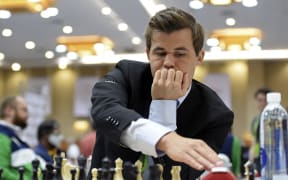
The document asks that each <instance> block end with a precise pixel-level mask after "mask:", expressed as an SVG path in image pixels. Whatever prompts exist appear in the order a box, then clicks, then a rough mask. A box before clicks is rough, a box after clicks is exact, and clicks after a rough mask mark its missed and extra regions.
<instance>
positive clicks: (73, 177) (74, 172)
mask: <svg viewBox="0 0 288 180" xmlns="http://www.w3.org/2000/svg"><path fill="white" fill-rule="evenodd" d="M70 173H71V180H75V176H76V169H75V168H73V169H71V170H70Z"/></svg>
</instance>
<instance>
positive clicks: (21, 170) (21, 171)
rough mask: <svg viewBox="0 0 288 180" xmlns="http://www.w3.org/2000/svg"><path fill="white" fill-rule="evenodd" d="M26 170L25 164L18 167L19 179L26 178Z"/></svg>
mask: <svg viewBox="0 0 288 180" xmlns="http://www.w3.org/2000/svg"><path fill="white" fill-rule="evenodd" d="M24 172H25V169H24V167H23V166H20V167H19V168H18V173H19V180H24Z"/></svg>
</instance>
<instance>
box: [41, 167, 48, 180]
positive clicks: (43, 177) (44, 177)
mask: <svg viewBox="0 0 288 180" xmlns="http://www.w3.org/2000/svg"><path fill="white" fill-rule="evenodd" d="M41 173H42V179H43V180H46V174H47V170H46V169H42V170H41Z"/></svg>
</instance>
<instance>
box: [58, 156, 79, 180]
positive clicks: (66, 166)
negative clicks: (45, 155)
mask: <svg viewBox="0 0 288 180" xmlns="http://www.w3.org/2000/svg"><path fill="white" fill-rule="evenodd" d="M62 164H63V165H62V169H61V172H62V178H63V179H64V180H71V179H72V174H71V170H72V169H75V170H76V173H75V177H74V178H75V179H78V175H79V169H78V167H77V166H75V165H73V164H71V163H70V162H68V161H67V160H66V159H65V158H64V159H63V160H62ZM73 173H74V172H73Z"/></svg>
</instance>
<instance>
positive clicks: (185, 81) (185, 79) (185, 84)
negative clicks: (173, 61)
mask: <svg viewBox="0 0 288 180" xmlns="http://www.w3.org/2000/svg"><path fill="white" fill-rule="evenodd" d="M189 82H190V81H189V79H188V74H187V73H185V74H184V77H183V81H182V90H184V91H185V92H186V91H187V89H188V87H189V85H190V83H189Z"/></svg>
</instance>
